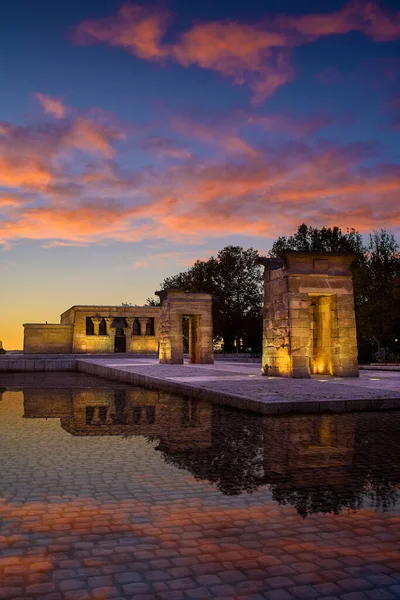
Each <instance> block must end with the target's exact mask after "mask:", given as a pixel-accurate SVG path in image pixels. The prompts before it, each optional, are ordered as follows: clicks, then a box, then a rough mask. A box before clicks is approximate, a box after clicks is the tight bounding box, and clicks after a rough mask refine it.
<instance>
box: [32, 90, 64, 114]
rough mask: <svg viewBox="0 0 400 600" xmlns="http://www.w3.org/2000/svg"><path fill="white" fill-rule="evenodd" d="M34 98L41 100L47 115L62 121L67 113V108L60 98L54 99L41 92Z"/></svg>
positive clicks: (36, 93)
mask: <svg viewBox="0 0 400 600" xmlns="http://www.w3.org/2000/svg"><path fill="white" fill-rule="evenodd" d="M34 96H35V97H36V98H37V99H38V100H39V102H40V104H41V105H42V107H43V110H44V112H45V113H48V114H50V115H53V117H56V119H62V118H63V117H65V115H66V113H67V108H66V107H65V106H64V104H63V102H62V100H61V99H60V98H52V97H51V96H46V95H45V94H41V93H40V92H35V94H34Z"/></svg>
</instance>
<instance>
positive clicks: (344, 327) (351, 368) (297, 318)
mask: <svg viewBox="0 0 400 600" xmlns="http://www.w3.org/2000/svg"><path fill="white" fill-rule="evenodd" d="M353 260H354V256H343V255H333V254H313V253H301V252H288V253H286V255H285V257H284V259H283V260H282V261H277V260H275V259H262V264H264V266H265V274H264V331H263V358H262V363H263V373H264V374H265V375H278V376H284V377H310V376H311V375H312V374H321V375H336V376H341V377H356V376H358V365H357V337H356V322H355V314H354V296H353V281H352V274H351V269H350V265H351V263H352V261H353Z"/></svg>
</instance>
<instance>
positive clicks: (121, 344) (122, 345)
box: [113, 317, 126, 352]
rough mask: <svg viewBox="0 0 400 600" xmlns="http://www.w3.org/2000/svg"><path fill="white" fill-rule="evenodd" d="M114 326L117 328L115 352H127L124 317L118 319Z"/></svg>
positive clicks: (115, 320)
mask: <svg viewBox="0 0 400 600" xmlns="http://www.w3.org/2000/svg"><path fill="white" fill-rule="evenodd" d="M113 326H114V327H115V338H114V352H126V337H125V331H124V328H125V327H126V322H125V319H124V318H123V317H116V318H115V319H114V321H113Z"/></svg>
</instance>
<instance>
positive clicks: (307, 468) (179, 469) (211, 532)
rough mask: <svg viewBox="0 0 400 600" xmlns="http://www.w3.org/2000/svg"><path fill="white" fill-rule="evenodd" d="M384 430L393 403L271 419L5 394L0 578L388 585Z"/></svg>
mask: <svg viewBox="0 0 400 600" xmlns="http://www.w3.org/2000/svg"><path fill="white" fill-rule="evenodd" d="M24 396H25V399H24ZM138 407H140V410H139V408H138ZM88 408H89V410H88ZM99 408H101V410H99ZM24 415H25V417H24ZM50 416H51V417H52V418H49V417H50ZM399 429H400V413H379V414H378V413H359V414H353V415H328V416H312V415H305V416H292V417H280V418H272V417H262V416H260V415H257V414H254V413H245V412H241V411H237V410H235V409H232V408H229V407H221V406H212V405H209V404H208V403H199V402H197V403H192V402H191V401H190V400H184V399H180V398H177V397H171V396H169V395H167V394H158V392H150V391H147V390H140V389H139V388H133V387H129V388H128V387H124V386H118V387H116V389H97V390H93V389H90V388H86V389H82V388H80V389H79V388H78V389H74V390H71V389H67V388H64V389H63V390H55V389H43V390H36V389H34V388H29V389H28V388H25V390H24V392H21V391H15V392H14V391H8V392H5V393H4V394H3V399H2V401H1V402H0V472H1V478H0V518H2V519H3V525H2V528H1V529H0V576H2V577H5V578H6V579H5V580H7V581H9V583H10V585H11V584H12V585H11V587H15V588H21V590H22V591H20V592H19V593H18V596H20V597H29V596H30V595H31V592H29V586H30V585H45V586H46V585H47V588H46V587H44V588H43V590H47V591H46V593H52V592H57V591H62V590H63V589H69V590H76V591H78V590H86V589H89V588H90V589H95V590H100V588H104V589H103V591H102V592H100V591H96V592H95V593H94V597H95V598H96V597H99V598H100V597H102V598H108V597H110V598H111V597H114V596H115V597H116V596H117V595H119V596H121V597H129V598H131V597H133V596H134V594H135V593H136V594H148V595H149V597H150V596H151V594H153V596H151V597H155V598H156V597H157V598H163V597H164V596H162V595H159V596H158V595H157V594H167V593H168V592H172V591H173V590H175V591H181V592H182V595H181V596H180V597H181V598H184V599H186V598H191V597H193V598H194V597H200V596H201V593H204V597H212V598H214V597H219V594H222V593H223V587H219V586H225V587H226V589H225V592H224V594H225V595H226V594H228V592H229V594H230V596H233V597H235V598H236V597H242V595H243V597H246V594H250V592H251V593H253V594H255V593H261V594H264V593H265V594H267V592H272V591H273V590H278V589H285V590H286V591H287V593H288V594H289V593H291V594H292V596H294V597H296V594H295V591H296V590H295V588H296V589H297V588H298V587H300V586H304V587H305V590H303V592H298V593H304V594H308V595H305V596H303V597H307V598H308V597H323V596H324V595H325V596H326V595H327V593H328V592H327V591H326V590H328V588H329V589H330V590H331V591H330V592H329V595H332V596H336V597H338V596H340V595H342V594H345V593H351V592H352V591H360V592H361V591H362V590H368V591H369V590H376V589H385V590H386V591H387V594H389V593H392V595H393V590H392V591H390V588H393V587H394V586H396V585H397V584H398V583H399V581H398V580H396V574H397V575H398V573H397V572H398V567H397V566H396V565H398V564H399V562H398V561H399V560H400V551H399V548H398V522H399V514H398V509H397V507H396V506H395V503H396V497H397V491H396V490H397V485H398V481H399V476H400V461H399V452H400V450H399V449H398V444H397V440H398V432H399ZM140 430H142V433H143V434H144V435H137V434H138V433H140ZM249 492H251V493H249ZM354 509H356V510H354ZM335 513H338V514H335ZM304 515H307V518H304ZM40 564H42V566H40ZM68 565H70V566H68ZM10 569H11V570H10ZM90 569H92V571H90ZM63 570H66V571H68V570H69V571H71V573H69V574H68V573H66V574H65V575H63V574H62V571H63ZM17 572H18V573H17ZM58 572H61V575H60V576H59V577H60V578H61V579H58V576H57V573H58ZM12 577H14V579H12ZM96 577H99V578H101V577H102V578H104V579H103V580H101V579H99V580H98V581H96V580H93V581H92V582H91V581H90V580H91V579H93V578H96ZM385 577H386V580H385ZM10 578H11V579H10ZM379 578H380V580H379ZM399 579H400V577H399ZM72 580H73V581H75V583H70V584H67V583H66V581H72ZM182 580H187V581H185V582H182ZM378 580H379V581H378ZM357 581H358V583H357ZM385 581H386V582H385ZM18 582H19V583H18ZM100 583H101V585H100ZM161 584H162V585H161ZM60 586H61V587H60ZM62 586H66V587H64V588H63V587H62ZM68 586H72V587H68ZM74 586H77V587H74ZM91 586H92V587H91ZM93 586H94V587H93ZM124 586H133V587H130V588H129V587H125V588H124ZM135 586H136V587H135ZM307 586H308V587H309V589H308V591H307V589H306V588H307ZM352 586H353V587H352ZM354 586H355V588H354ZM357 586H358V587H357ZM105 588H109V589H108V591H107V590H106V589H105ZM111 588H115V589H114V591H113V590H112V589H111ZM200 588H204V590H205V591H203V592H195V590H199V589H200ZM336 588H337V589H336ZM190 590H192V591H193V594H192V595H190V594H189V591H190ZM85 593H86V592H85ZM196 593H198V594H200V596H196ZM24 594H25V596H24ZM101 594H103V595H101ZM207 594H209V595H208V596H207ZM10 597H13V596H10ZM14 597H16V596H15V595H14ZM43 597H45V596H44V592H43ZM78 597H82V598H84V597H85V596H84V595H83V592H82V595H81V596H80V595H79V594H77V596H76V598H78ZM176 597H178V596H176ZM266 597H269V596H266ZM287 597H289V596H287ZM298 597H300V596H298ZM388 597H389V596H388ZM393 597H397V596H396V595H393ZM71 598H72V596H71ZM165 598H168V596H165ZM271 598H274V596H273V595H272V596H271Z"/></svg>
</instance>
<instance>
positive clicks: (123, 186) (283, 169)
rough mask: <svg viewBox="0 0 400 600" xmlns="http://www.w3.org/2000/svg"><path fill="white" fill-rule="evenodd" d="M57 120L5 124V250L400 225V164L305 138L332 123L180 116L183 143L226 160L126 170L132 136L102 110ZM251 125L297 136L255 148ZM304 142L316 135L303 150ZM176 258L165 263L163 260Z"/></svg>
mask: <svg viewBox="0 0 400 600" xmlns="http://www.w3.org/2000/svg"><path fill="white" fill-rule="evenodd" d="M54 117H55V118H54V123H48V121H47V120H46V122H45V124H44V125H43V124H41V123H37V124H36V125H32V126H29V127H28V126H15V125H10V124H7V123H3V124H2V125H1V128H0V190H1V194H0V207H1V210H2V215H4V217H3V218H2V228H1V232H0V237H1V242H2V243H4V244H6V243H8V244H10V243H12V242H13V241H16V240H24V239H31V240H38V241H40V242H41V243H42V244H45V246H46V247H54V246H67V245H86V244H92V243H100V242H101V243H104V242H107V241H124V242H133V241H139V240H146V241H147V242H155V243H156V242H159V241H160V240H165V239H167V240H169V241H171V240H172V241H176V242H186V243H191V244H193V243H199V241H202V240H204V239H206V238H214V237H215V238H217V237H221V235H238V236H240V235H249V236H258V237H275V236H276V235H277V233H290V232H291V231H292V230H293V229H294V228H295V227H297V225H298V223H299V222H300V221H301V220H304V219H305V218H307V220H309V222H313V223H315V224H320V225H340V226H342V227H347V226H348V227H356V228H360V229H362V230H370V229H373V228H376V227H379V226H380V225H382V226H387V227H396V228H397V227H400V222H399V216H398V208H397V204H398V197H399V193H400V167H399V165H395V164H394V165H386V166H385V167H383V166H382V167H379V166H375V167H368V168H367V167H366V166H365V165H366V164H369V163H366V162H365V161H366V160H369V159H370V158H371V156H372V157H374V158H375V159H377V158H379V155H377V149H376V147H375V145H374V144H370V143H364V144H352V145H347V146H340V145H339V144H335V143H333V142H332V143H328V142H323V141H322V140H321V139H318V143H316V144H313V142H312V136H309V134H306V133H304V132H307V131H313V130H317V129H318V127H319V126H320V125H321V123H323V122H324V121H323V119H322V121H319V120H318V118H317V117H316V121H314V122H312V120H311V121H310V122H308V121H307V120H305V121H304V123H302V124H301V127H300V129H301V130H302V131H303V133H301V131H300V132H299V131H298V130H297V129H296V127H295V126H294V123H292V122H291V121H290V120H288V121H287V122H286V121H285V119H284V117H283V116H282V115H268V114H266V115H255V116H254V121H252V120H251V115H249V114H248V113H244V112H243V113H234V114H233V115H226V117H225V119H223V120H222V121H221V123H220V124H219V125H218V119H215V120H213V119H212V118H211V119H209V120H206V119H204V118H203V119H202V120H201V121H200V122H198V121H196V120H195V119H193V118H191V119H188V118H186V117H182V118H181V120H179V119H178V118H175V119H172V125H173V126H177V125H178V128H179V127H181V132H180V135H182V134H185V136H187V137H188V138H189V137H190V135H192V136H193V137H194V138H195V139H196V143H197V144H202V145H203V149H204V148H205V149H206V150H208V148H209V144H210V143H211V144H214V145H215V146H216V147H217V149H218V152H217V153H210V152H208V151H207V152H203V153H199V156H198V157H196V159H194V158H193V156H192V155H191V153H190V152H189V153H188V154H185V153H183V154H182V155H180V157H179V162H173V163H172V164H171V163H169V162H164V161H163V162H161V163H157V160H156V158H157V157H156V158H152V165H151V168H147V169H146V168H141V169H140V170H138V171H137V172H132V171H129V172H127V173H125V174H124V173H122V172H121V169H120V167H119V164H120V163H119V160H120V158H121V157H124V155H123V152H124V145H121V144H119V143H118V142H119V140H120V139H121V138H122V137H124V136H125V137H127V145H128V146H129V143H130V138H129V136H130V134H131V132H132V131H133V130H129V128H128V129H126V130H123V129H122V128H121V127H119V126H118V124H117V123H115V122H114V121H113V119H112V118H111V117H108V118H107V119H106V118H105V117H104V115H103V113H101V111H89V112H86V113H79V112H78V111H74V110H72V109H71V113H70V115H69V116H68V118H67V119H64V120H63V122H62V123H61V122H60V120H59V119H57V118H56V116H54ZM64 121H65V122H64ZM235 123H236V124H235ZM196 124H197V125H198V129H197V128H196V126H195V125H196ZM168 126H169V127H170V126H171V124H168ZM249 126H251V127H257V128H260V127H263V129H264V131H266V132H268V131H269V130H270V129H272V130H275V129H276V130H278V131H280V130H282V129H284V128H285V127H286V128H287V135H288V136H289V138H290V137H291V138H292V139H290V141H287V142H286V141H282V140H281V139H279V140H278V141H276V140H275V141H274V139H273V138H271V140H272V141H271V145H270V146H268V147H266V148H263V147H255V148H253V146H251V145H250V144H248V143H247V141H246V138H245V137H244V135H243V132H244V131H245V129H246V127H249ZM301 135H307V136H308V138H307V143H306V142H305V141H304V140H301V141H300V140H299V139H298V138H299V136H301ZM133 137H134V139H135V140H136V135H135V136H133ZM146 139H147V141H148V143H149V147H150V148H154V149H156V150H157V148H158V147H160V146H161V148H163V147H167V150H170V149H171V148H174V144H175V140H174V139H173V138H165V139H166V140H169V141H168V142H165V141H163V138H161V137H159V138H158V139H157V138H155V137H154V136H152V135H149V136H148V137H147V138H145V139H140V140H139V141H138V142H137V143H138V144H140V145H141V146H140V147H142V146H144V147H146ZM293 139H295V140H297V141H295V142H294V141H293ZM179 144H180V143H178V142H176V147H177V148H178V147H182V148H186V146H182V144H181V146H179ZM76 150H78V152H79V153H78V154H77V156H75V153H76ZM378 150H379V149H378ZM82 153H84V156H82ZM200 156H203V158H200ZM183 258H184V259H186V258H188V259H190V260H191V259H192V256H191V255H189V254H187V253H186V254H185V256H184V257H183ZM178 259H179V257H178V256H176V255H175V254H171V253H168V252H167V254H165V253H164V255H163V256H161V255H159V260H165V261H168V260H171V261H172V260H175V261H176V260H178Z"/></svg>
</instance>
